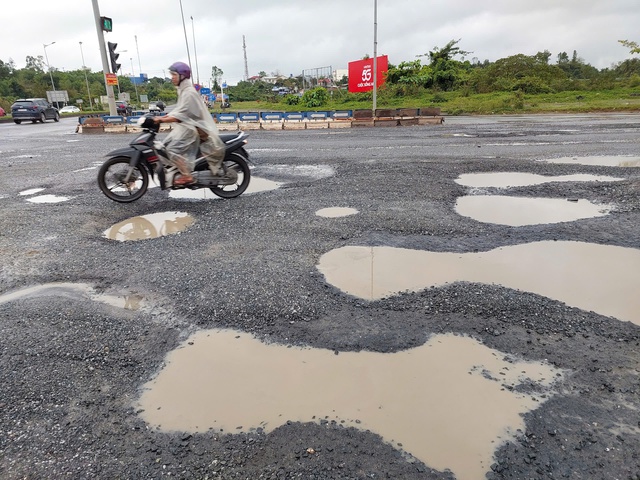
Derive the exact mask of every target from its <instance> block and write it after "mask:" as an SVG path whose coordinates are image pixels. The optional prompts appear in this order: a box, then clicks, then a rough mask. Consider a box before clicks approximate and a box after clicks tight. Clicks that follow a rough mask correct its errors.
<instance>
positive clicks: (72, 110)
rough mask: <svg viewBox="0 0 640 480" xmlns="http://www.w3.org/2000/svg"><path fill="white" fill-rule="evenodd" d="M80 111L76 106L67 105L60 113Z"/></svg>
mask: <svg viewBox="0 0 640 480" xmlns="http://www.w3.org/2000/svg"><path fill="white" fill-rule="evenodd" d="M79 111H80V109H79V108H78V107H76V106H74V105H67V106H66V107H62V108H61V109H60V113H78V112H79Z"/></svg>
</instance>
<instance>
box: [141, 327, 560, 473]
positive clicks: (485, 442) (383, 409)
mask: <svg viewBox="0 0 640 480" xmlns="http://www.w3.org/2000/svg"><path fill="white" fill-rule="evenodd" d="M560 376H561V373H560V371H559V370H557V369H555V368H553V367H551V366H549V365H548V364H543V363H530V362H523V361H517V360H514V359H511V360H506V359H505V354H503V353H502V352H499V351H497V350H492V349H490V348H488V347H486V346H484V345H482V344H481V343H479V342H477V341H476V340H473V339H471V338H468V337H461V336H454V335H437V336H434V337H432V338H431V339H430V340H429V342H428V343H426V344H425V345H422V346H420V347H417V348H413V349H411V350H407V351H403V352H399V353H393V354H382V353H373V352H366V351H363V352H341V353H340V354H338V355H336V354H335V353H334V352H333V351H330V350H325V349H315V348H300V347H287V346H283V345H266V344H264V343H262V342H260V341H259V340H257V339H255V338H254V337H252V336H250V335H249V334H245V333H240V332H237V331H230V330H222V331H220V330H207V331H200V332H197V333H195V334H194V335H192V336H191V337H190V338H189V339H188V340H187V341H185V342H184V343H183V344H182V345H180V346H179V347H178V348H176V349H175V350H173V351H172V352H170V353H169V355H168V356H167V358H166V362H165V367H164V368H163V369H162V371H161V372H160V373H159V375H158V376H157V377H156V378H155V379H153V380H152V381H150V382H148V383H147V384H146V385H145V386H144V391H143V393H142V395H141V398H140V400H139V404H138V407H139V408H141V409H142V411H141V416H142V418H143V419H144V420H145V421H146V422H148V423H149V424H150V425H151V426H153V427H156V428H157V429H159V430H162V431H183V432H204V431H207V430H215V431H222V432H226V433H237V432H249V431H255V430H260V429H261V430H263V431H265V432H270V431H272V430H274V429H275V428H277V427H279V426H281V425H283V424H284V423H286V422H287V421H300V422H313V421H316V422H325V421H328V422H330V421H335V422H338V423H343V424H345V425H348V426H351V427H355V428H358V429H362V430H370V431H373V432H376V433H378V434H380V435H381V436H382V437H383V438H384V439H385V440H386V441H388V442H390V443H392V444H394V445H395V446H397V447H400V448H402V449H403V450H405V451H407V452H409V453H410V454H412V455H413V456H415V457H416V458H419V459H420V460H422V461H423V462H425V463H426V464H427V465H429V466H430V467H432V468H436V469H438V470H441V471H444V470H445V469H449V470H451V471H452V472H454V473H455V475H456V478H459V479H463V480H464V479H467V480H472V479H477V478H484V474H485V473H486V472H487V471H489V469H490V465H491V464H492V462H493V461H492V458H493V454H494V452H495V450H496V449H497V448H498V447H499V446H500V445H501V444H502V443H503V442H506V441H508V440H510V439H512V438H513V437H514V435H515V434H516V432H517V431H518V430H520V431H524V430H525V424H524V420H523V414H524V413H526V412H529V411H531V410H533V409H535V408H537V407H538V406H540V405H541V404H542V403H543V402H544V401H545V399H546V398H548V397H549V395H550V393H553V392H550V391H549V388H550V387H551V386H552V383H553V381H554V380H556V379H558V378H559V377H560ZM530 382H533V383H535V384H537V387H536V390H538V391H544V393H545V395H544V397H545V398H541V397H540V396H538V395H534V394H527V393H522V392H520V393H518V392H517V391H515V387H517V386H518V385H521V384H527V383H530ZM328 386H330V388H328Z"/></svg>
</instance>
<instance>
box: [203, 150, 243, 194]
mask: <svg viewBox="0 0 640 480" xmlns="http://www.w3.org/2000/svg"><path fill="white" fill-rule="evenodd" d="M222 163H223V168H224V169H225V171H229V170H231V171H232V172H233V173H234V174H235V175H237V178H236V181H235V182H234V183H232V184H230V185H216V186H215V187H210V189H211V191H212V192H213V193H214V194H215V195H217V196H218V197H221V198H234V197H237V196H240V195H242V194H243V193H244V191H245V190H246V189H247V187H248V186H249V180H251V170H250V169H249V164H248V163H247V160H246V159H245V158H244V156H242V155H241V154H240V153H238V152H233V153H230V154H227V156H226V157H225V158H224V161H223V162H222Z"/></svg>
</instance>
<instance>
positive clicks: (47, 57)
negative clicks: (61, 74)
mask: <svg viewBox="0 0 640 480" xmlns="http://www.w3.org/2000/svg"><path fill="white" fill-rule="evenodd" d="M54 43H56V42H51V43H43V44H42V46H43V47H44V58H45V59H46V60H47V70H49V76H50V78H51V88H52V89H53V91H54V92H55V91H56V86H55V84H54V83H53V73H51V67H50V66H49V56H48V55H47V47H49V46H51V45H53V44H54ZM56 103H57V102H56Z"/></svg>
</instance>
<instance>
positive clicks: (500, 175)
mask: <svg viewBox="0 0 640 480" xmlns="http://www.w3.org/2000/svg"><path fill="white" fill-rule="evenodd" d="M621 180H624V179H623V178H616V177H609V176H605V175H591V174H586V173H579V174H575V175H558V176H547V175H538V174H535V173H523V172H490V173H465V174H462V175H460V176H459V177H458V178H457V179H456V180H455V182H456V183H457V184H459V185H463V186H465V187H476V188H483V187H484V188H488V187H495V188H509V187H525V186H531V185H541V184H543V183H551V182H619V181H621Z"/></svg>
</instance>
